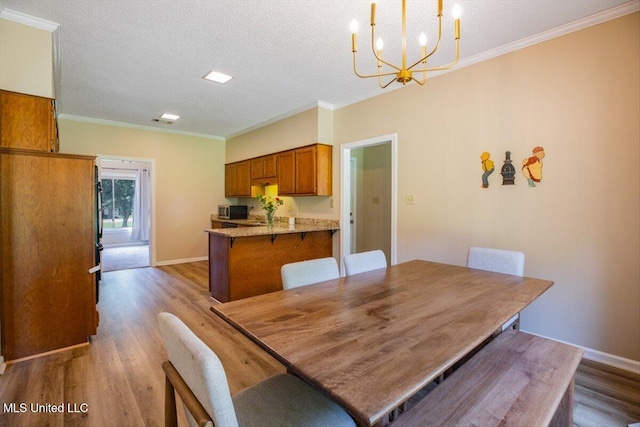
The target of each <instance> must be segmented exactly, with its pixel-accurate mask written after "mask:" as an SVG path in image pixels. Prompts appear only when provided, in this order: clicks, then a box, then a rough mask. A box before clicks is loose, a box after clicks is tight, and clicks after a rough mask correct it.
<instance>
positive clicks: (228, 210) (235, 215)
mask: <svg viewBox="0 0 640 427" xmlns="http://www.w3.org/2000/svg"><path fill="white" fill-rule="evenodd" d="M248 216H249V209H248V208H247V205H219V206H218V218H220V219H247V218H248Z"/></svg>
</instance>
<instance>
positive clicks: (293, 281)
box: [280, 257, 340, 289]
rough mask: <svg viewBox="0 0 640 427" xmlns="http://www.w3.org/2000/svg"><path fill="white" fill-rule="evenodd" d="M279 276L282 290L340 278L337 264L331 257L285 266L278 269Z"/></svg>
mask: <svg viewBox="0 0 640 427" xmlns="http://www.w3.org/2000/svg"><path fill="white" fill-rule="evenodd" d="M280 274H281V275H282V287H283V288H284V289H291V288H297V287H298V286H305V285H310V284H312V283H318V282H324V281H326V280H332V279H337V278H338V277H340V271H339V270H338V263H337V262H336V259H335V258H333V257H327V258H318V259H311V260H308V261H300V262H292V263H290V264H285V265H283V266H282V268H281V269H280Z"/></svg>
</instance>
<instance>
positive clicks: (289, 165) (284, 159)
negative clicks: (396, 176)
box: [277, 150, 296, 195]
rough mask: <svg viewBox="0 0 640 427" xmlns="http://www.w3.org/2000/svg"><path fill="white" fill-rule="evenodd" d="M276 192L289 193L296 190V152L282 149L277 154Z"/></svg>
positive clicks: (293, 192)
mask: <svg viewBox="0 0 640 427" xmlns="http://www.w3.org/2000/svg"><path fill="white" fill-rule="evenodd" d="M277 158H278V160H277V164H278V194H280V195H289V194H295V192H296V152H295V150H290V151H283V152H282V153H278V154H277Z"/></svg>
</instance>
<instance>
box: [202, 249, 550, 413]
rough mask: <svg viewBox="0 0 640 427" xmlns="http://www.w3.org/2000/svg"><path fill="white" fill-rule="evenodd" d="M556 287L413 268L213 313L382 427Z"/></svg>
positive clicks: (467, 271)
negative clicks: (550, 289)
mask: <svg viewBox="0 0 640 427" xmlns="http://www.w3.org/2000/svg"><path fill="white" fill-rule="evenodd" d="M552 285H553V282H552V281H549V280H540V279H534V278H529V277H520V276H512V275H507V274H501V273H493V272H488V271H483V270H475V269H471V268H466V267H460V266H454V265H448V264H441V263H436V262H429V261H422V260H415V261H410V262H405V263H401V264H397V265H393V266H390V267H387V268H384V269H379V270H373V271H369V272H366V273H361V274H356V275H352V276H347V277H341V278H339V279H335V280H330V281H327V282H322V283H318V284H314V285H309V286H304V287H299V288H295V289H290V290H286V291H278V292H273V293H269V294H265V295H260V296H256V297H251V298H247V299H243V300H238V301H233V302H228V303H223V304H217V305H213V306H212V307H211V310H212V311H213V312H214V313H216V314H217V315H219V316H220V317H222V318H223V319H224V320H226V321H227V322H228V323H230V324H231V325H233V326H234V327H235V328H237V329H238V330H239V331H241V332H242V333H243V334H245V335H246V336H247V337H249V338H250V339H251V340H252V341H254V342H255V343H256V344H258V345H259V346H260V347H262V348H263V349H264V350H266V351H267V352H269V353H270V354H271V355H273V356H274V357H275V358H277V359H278V360H279V361H280V362H282V363H283V364H284V365H285V366H286V367H287V369H288V371H289V372H290V373H293V374H294V375H297V376H299V377H300V378H302V379H304V380H305V381H307V382H308V383H310V384H312V385H313V386H315V387H317V388H319V389H321V390H323V391H324V392H325V393H327V394H328V395H329V396H330V397H331V398H332V399H333V400H334V401H336V402H337V403H338V404H340V405H341V406H342V407H343V408H345V410H347V411H348V412H349V413H350V414H351V416H352V417H353V418H354V419H355V420H356V422H357V423H358V424H359V425H384V424H386V423H387V420H388V415H389V414H392V413H394V412H395V411H396V409H397V408H398V407H400V406H402V405H404V404H405V403H406V402H407V401H408V399H409V398H411V397H412V396H414V395H415V394H416V393H417V392H419V391H420V390H421V389H423V388H424V387H425V386H427V385H428V384H429V383H431V382H432V381H433V380H435V379H437V378H438V377H439V376H440V375H441V374H442V373H444V372H445V371H446V370H447V369H449V368H450V367H452V366H453V365H454V364H455V363H456V362H458V361H459V360H460V359H462V358H463V357H464V356H465V355H467V354H469V353H470V352H471V351H472V350H473V349H474V348H476V347H477V346H478V345H479V344H481V343H483V342H484V341H485V340H486V339H488V338H489V337H491V336H492V335H493V334H494V333H495V332H496V331H499V330H500V327H501V325H502V324H503V323H504V322H506V321H507V320H509V319H510V318H511V317H513V316H514V315H515V314H517V313H519V312H521V311H522V310H523V309H524V308H525V307H527V306H528V305H529V304H530V303H531V302H532V301H534V300H535V299H536V298H538V297H539V296H540V295H541V294H542V293H543V292H545V291H546V290H547V289H549V287H551V286H552Z"/></svg>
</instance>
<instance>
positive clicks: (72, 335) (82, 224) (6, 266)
mask: <svg viewBox="0 0 640 427" xmlns="http://www.w3.org/2000/svg"><path fill="white" fill-rule="evenodd" d="M94 163H95V157H93V156H77V155H70V154H56V153H46V152H43V151H35V150H21V149H9V148H1V147H0V316H1V322H0V323H1V328H2V332H1V336H2V355H3V356H4V357H5V358H6V359H7V360H15V359H20V358H24V357H28V356H33V355H36V354H40V353H44V352H48V351H51V350H56V349H60V348H64V347H68V346H72V345H77V344H82V343H87V342H88V338H89V336H91V335H94V334H95V333H96V330H97V323H98V313H97V310H96V286H95V276H94V275H93V274H91V273H89V269H90V268H92V267H93V266H94V265H95V252H94V251H95V244H96V241H95V229H94V227H95V225H94V219H95V217H94V215H95V199H94V195H95V193H94V191H95V190H94V189H95V186H94Z"/></svg>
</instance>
